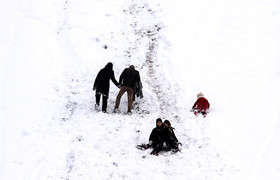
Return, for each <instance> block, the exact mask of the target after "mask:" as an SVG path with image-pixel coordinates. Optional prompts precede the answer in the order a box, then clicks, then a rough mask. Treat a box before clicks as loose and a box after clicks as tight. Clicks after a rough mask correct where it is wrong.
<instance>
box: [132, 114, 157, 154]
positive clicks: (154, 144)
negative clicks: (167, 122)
mask: <svg viewBox="0 0 280 180" xmlns="http://www.w3.org/2000/svg"><path fill="white" fill-rule="evenodd" d="M162 129H163V123H162V119H161V118H157V120H156V127H155V128H154V129H153V130H152V132H151V134H150V137H149V143H148V144H141V145H138V146H137V148H138V149H142V150H145V149H148V148H150V147H153V148H156V147H157V146H159V145H160V144H161V143H162Z"/></svg>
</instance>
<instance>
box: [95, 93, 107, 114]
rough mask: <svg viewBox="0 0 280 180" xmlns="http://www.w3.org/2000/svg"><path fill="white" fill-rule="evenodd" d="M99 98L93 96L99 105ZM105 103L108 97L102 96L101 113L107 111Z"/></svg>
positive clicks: (98, 95)
mask: <svg viewBox="0 0 280 180" xmlns="http://www.w3.org/2000/svg"><path fill="white" fill-rule="evenodd" d="M100 97H101V94H95V98H96V104H97V105H99V103H100ZM107 101H108V97H107V96H105V95H102V111H106V109H107Z"/></svg>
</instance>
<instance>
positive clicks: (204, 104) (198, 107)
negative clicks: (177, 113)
mask: <svg viewBox="0 0 280 180" xmlns="http://www.w3.org/2000/svg"><path fill="white" fill-rule="evenodd" d="M209 108H210V104H209V102H208V100H207V99H206V98H205V97H204V95H203V94H202V93H201V92H200V93H199V94H197V100H196V102H195V103H194V105H193V107H192V110H191V111H193V112H194V114H195V115H198V114H199V113H201V114H202V115H203V117H206V115H207V112H208V109H209Z"/></svg>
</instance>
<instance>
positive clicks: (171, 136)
mask: <svg viewBox="0 0 280 180" xmlns="http://www.w3.org/2000/svg"><path fill="white" fill-rule="evenodd" d="M162 140H163V142H166V144H167V145H170V144H174V143H176V142H178V139H177V137H176V136H175V133H174V128H173V127H164V128H163V130H162Z"/></svg>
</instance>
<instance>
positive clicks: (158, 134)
mask: <svg viewBox="0 0 280 180" xmlns="http://www.w3.org/2000/svg"><path fill="white" fill-rule="evenodd" d="M174 129H175V128H173V127H172V126H171V123H170V121H168V120H165V121H164V122H162V119H161V118H157V120H156V127H155V128H154V129H153V130H152V132H151V134H150V137H149V143H148V144H141V145H138V146H137V147H138V148H139V149H141V150H146V149H148V148H150V147H152V148H153V151H152V152H151V153H150V154H151V155H156V156H157V155H158V153H159V152H160V151H162V150H165V151H170V150H171V151H172V152H174V153H176V152H178V151H179V145H180V144H181V143H180V142H179V141H178V139H177V137H176V135H175V133H174Z"/></svg>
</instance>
